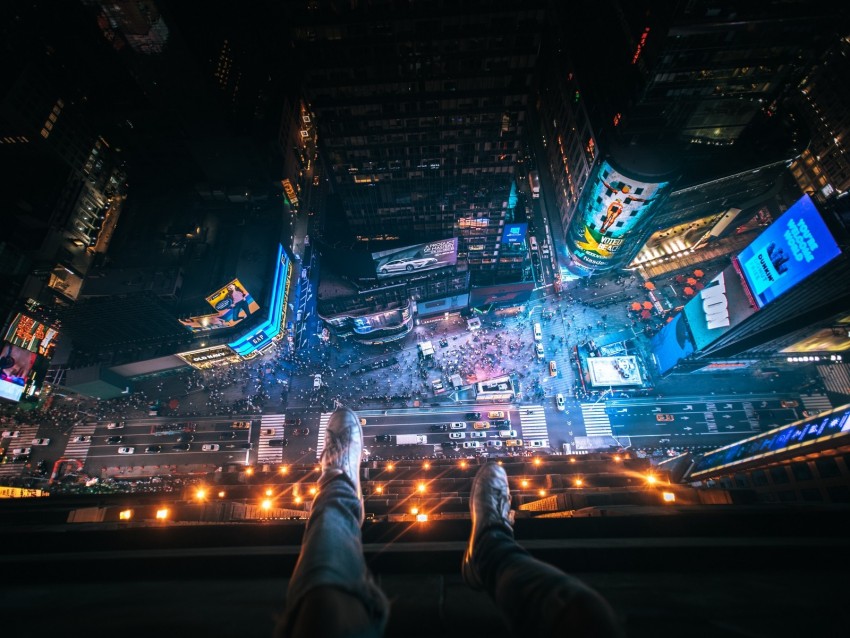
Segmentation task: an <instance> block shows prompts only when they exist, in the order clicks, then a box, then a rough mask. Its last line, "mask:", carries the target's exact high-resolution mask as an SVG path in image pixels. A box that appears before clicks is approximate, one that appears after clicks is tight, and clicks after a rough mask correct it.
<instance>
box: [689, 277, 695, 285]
mask: <svg viewBox="0 0 850 638" xmlns="http://www.w3.org/2000/svg"><path fill="white" fill-rule="evenodd" d="M687 281H688V285H689V286H693V285H694V284H695V283H696V282H697V280H696V279H694V278H693V277H688V280H687Z"/></svg>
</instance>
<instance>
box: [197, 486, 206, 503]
mask: <svg viewBox="0 0 850 638" xmlns="http://www.w3.org/2000/svg"><path fill="white" fill-rule="evenodd" d="M206 497H207V491H206V490H205V489H204V488H203V487H199V488H198V489H197V490H196V491H195V498H196V499H198V500H199V501H203V500H204V499H205V498H206Z"/></svg>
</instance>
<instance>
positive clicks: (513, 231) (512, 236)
mask: <svg viewBox="0 0 850 638" xmlns="http://www.w3.org/2000/svg"><path fill="white" fill-rule="evenodd" d="M526 232H528V224H526V223H522V224H505V227H504V228H503V229H502V243H503V244H510V245H517V244H521V243H522V242H524V241H525V234H526Z"/></svg>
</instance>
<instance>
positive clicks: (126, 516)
mask: <svg viewBox="0 0 850 638" xmlns="http://www.w3.org/2000/svg"><path fill="white" fill-rule="evenodd" d="M131 518H133V510H121V511H120V512H118V520H119V521H129V520H130V519H131Z"/></svg>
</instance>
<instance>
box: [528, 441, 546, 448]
mask: <svg viewBox="0 0 850 638" xmlns="http://www.w3.org/2000/svg"><path fill="white" fill-rule="evenodd" d="M528 447H549V439H532V440H531V441H529V442H528Z"/></svg>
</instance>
